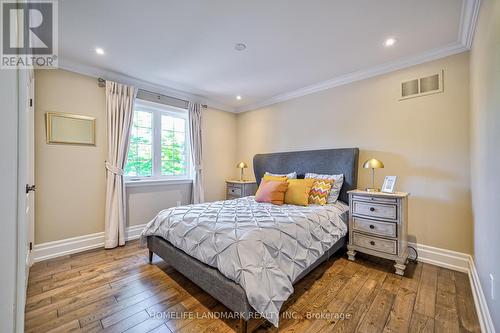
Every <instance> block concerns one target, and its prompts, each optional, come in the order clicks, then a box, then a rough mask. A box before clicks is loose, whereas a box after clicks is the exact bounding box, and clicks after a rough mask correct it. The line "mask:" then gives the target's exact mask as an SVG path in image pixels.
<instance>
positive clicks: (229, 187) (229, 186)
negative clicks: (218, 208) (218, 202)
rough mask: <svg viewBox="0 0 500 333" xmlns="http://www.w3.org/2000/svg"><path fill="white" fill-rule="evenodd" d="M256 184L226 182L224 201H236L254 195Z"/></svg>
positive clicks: (238, 181) (246, 181)
mask: <svg viewBox="0 0 500 333" xmlns="http://www.w3.org/2000/svg"><path fill="white" fill-rule="evenodd" d="M255 191H257V183H256V182H255V181H254V180H226V199H228V200H230V199H236V198H242V197H247V196H249V195H254V194H255Z"/></svg>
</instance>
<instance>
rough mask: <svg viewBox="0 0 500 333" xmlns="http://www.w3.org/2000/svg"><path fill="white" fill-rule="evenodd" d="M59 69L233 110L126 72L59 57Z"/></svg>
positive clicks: (216, 107)
mask: <svg viewBox="0 0 500 333" xmlns="http://www.w3.org/2000/svg"><path fill="white" fill-rule="evenodd" d="M59 69H63V70H66V71H70V72H74V73H78V74H82V75H87V76H92V77H95V78H99V77H101V78H103V79H105V80H112V81H116V82H120V83H124V84H130V85H133V86H134V87H136V88H139V89H143V90H147V91H151V92H154V93H157V94H162V95H165V96H169V97H174V98H179V99H184V100H188V101H193V102H197V103H201V104H207V105H208V106H209V107H211V108H214V109H218V110H222V111H226V112H235V109H234V108H233V107H231V106H228V105H225V104H222V103H219V102H217V101H214V100H212V99H210V98H208V97H206V96H200V95H197V94H192V93H188V92H185V91H182V90H178V89H174V88H170V87H167V86H163V85H159V84H156V83H152V82H149V81H144V80H141V79H137V78H134V77H132V76H129V75H126V74H122V73H118V72H115V71H111V70H108V69H104V68H100V67H95V66H89V65H84V64H80V63H77V62H73V61H70V60H66V59H62V58H61V59H59Z"/></svg>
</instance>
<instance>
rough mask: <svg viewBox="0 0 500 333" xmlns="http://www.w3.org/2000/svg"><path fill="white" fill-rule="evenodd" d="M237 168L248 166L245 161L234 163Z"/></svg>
mask: <svg viewBox="0 0 500 333" xmlns="http://www.w3.org/2000/svg"><path fill="white" fill-rule="evenodd" d="M236 167H237V168H238V169H243V168H248V165H247V164H246V163H245V162H240V163H238V164H237V165H236Z"/></svg>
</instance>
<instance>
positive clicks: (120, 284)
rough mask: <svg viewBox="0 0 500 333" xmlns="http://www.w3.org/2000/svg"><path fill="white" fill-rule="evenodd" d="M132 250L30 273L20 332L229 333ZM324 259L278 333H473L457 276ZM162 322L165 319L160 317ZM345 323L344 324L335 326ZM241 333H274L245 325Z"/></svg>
mask: <svg viewBox="0 0 500 333" xmlns="http://www.w3.org/2000/svg"><path fill="white" fill-rule="evenodd" d="M147 252H148V251H147V249H143V248H140V247H139V246H138V242H137V241H135V242H131V243H128V244H127V245H126V246H124V247H121V248H117V249H113V250H102V249H99V250H93V251H88V252H84V253H79V254H74V255H70V256H66V257H62V258H57V259H54V260H50V261H45V262H41V263H37V264H35V265H34V266H33V267H32V269H31V271H30V276H29V285H28V298H27V305H26V322H25V329H26V332H48V331H51V332H72V331H81V332H101V331H103V332H123V331H127V332H234V331H237V330H238V329H239V328H238V320H237V319H235V318H231V316H229V315H228V316H226V318H220V315H219V316H217V314H220V313H224V312H226V311H227V309H226V308H225V307H224V306H223V305H222V304H220V303H219V302H217V301H216V300H215V299H213V298H212V297H210V296H209V295H208V294H206V293H205V292H203V291H202V290H201V289H200V288H199V287H197V286H196V285H194V284H193V283H192V282H190V281H189V280H187V279H186V278H185V277H183V276H182V275H181V274H180V273H178V272H176V271H174V270H173V269H171V268H170V267H168V266H167V265H165V263H164V262H163V261H162V260H161V259H159V258H158V257H156V256H155V260H154V263H153V265H149V264H148V262H147V257H148V253H147ZM358 256H359V258H358V257H357V258H358V259H357V260H356V262H350V261H348V260H347V259H346V258H345V255H344V254H340V255H338V256H336V257H334V258H331V259H330V260H329V261H328V262H326V263H324V264H322V265H321V266H319V267H318V268H317V269H316V270H314V271H313V272H311V273H310V274H309V275H308V276H307V277H306V278H305V279H303V280H302V281H301V282H299V283H298V284H297V285H296V286H295V293H294V295H293V296H292V297H291V299H290V300H289V301H288V302H287V303H286V304H285V305H284V308H283V309H284V311H283V316H282V319H281V321H280V329H279V332H354V331H357V332H370V333H371V332H479V331H480V329H479V324H478V319H477V314H476V311H475V307H474V302H473V298H472V293H471V289H470V284H469V280H468V277H467V275H466V274H464V273H459V272H454V271H450V270H447V269H443V268H439V267H436V266H432V265H428V264H421V263H419V264H410V265H409V266H408V268H407V270H406V274H405V277H400V276H396V275H395V274H393V273H392V262H389V261H385V260H383V259H377V258H374V257H368V256H363V255H362V254H358ZM165 314H169V316H167V315H165ZM342 316H344V317H342ZM248 326H249V330H252V331H255V332H276V331H278V330H277V329H275V328H274V327H272V326H271V325H269V324H268V323H267V322H266V323H263V322H261V321H259V320H257V319H254V320H252V321H250V323H249V325H248Z"/></svg>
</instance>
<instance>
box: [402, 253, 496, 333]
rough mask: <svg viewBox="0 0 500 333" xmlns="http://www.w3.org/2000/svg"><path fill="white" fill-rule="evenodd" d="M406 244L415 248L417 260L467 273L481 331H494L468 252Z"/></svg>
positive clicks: (474, 266)
mask: <svg viewBox="0 0 500 333" xmlns="http://www.w3.org/2000/svg"><path fill="white" fill-rule="evenodd" d="M408 245H410V246H413V247H414V248H416V249H417V251H418V261H420V262H425V263H429V264H433V265H436V266H439V267H444V268H448V269H452V270H455V271H459V272H464V273H467V274H468V275H469V281H470V285H471V290H472V295H473V297H474V304H475V306H476V312H477V315H478V317H479V324H480V325H481V332H484V333H495V327H494V326H493V321H492V320H491V315H490V311H489V309H488V304H487V303H486V298H485V296H484V293H483V288H482V287H481V282H480V280H479V275H478V274H477V271H476V265H475V264H474V258H473V257H472V256H471V255H470V254H466V253H461V252H456V251H451V250H445V249H441V248H437V247H432V246H428V245H423V244H415V243H409V244H408Z"/></svg>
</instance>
